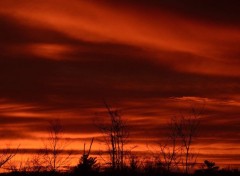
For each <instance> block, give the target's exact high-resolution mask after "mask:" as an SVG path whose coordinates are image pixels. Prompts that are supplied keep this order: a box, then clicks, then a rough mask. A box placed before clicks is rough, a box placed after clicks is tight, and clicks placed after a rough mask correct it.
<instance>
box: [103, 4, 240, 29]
mask: <svg viewBox="0 0 240 176" xmlns="http://www.w3.org/2000/svg"><path fill="white" fill-rule="evenodd" d="M107 2H108V3H109V1H107ZM111 3H113V2H111ZM114 4H117V5H122V6H133V7H141V8H142V9H144V10H145V11H147V12H148V13H157V12H158V11H162V10H164V11H168V12H170V13H173V14H178V15H179V14H180V15H183V16H185V17H186V18H192V19H195V21H202V22H210V23H217V24H221V25H230V26H239V17H240V2H239V1H238V0H231V1H228V0H220V1H215V0H195V1H192V0H182V1H178V0H153V1H147V0H133V1H118V2H114Z"/></svg>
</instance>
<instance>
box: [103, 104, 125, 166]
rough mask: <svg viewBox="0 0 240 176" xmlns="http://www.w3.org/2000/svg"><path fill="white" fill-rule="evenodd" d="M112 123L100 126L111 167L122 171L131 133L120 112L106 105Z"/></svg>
mask: <svg viewBox="0 0 240 176" xmlns="http://www.w3.org/2000/svg"><path fill="white" fill-rule="evenodd" d="M105 106H106V109H107V112H108V115H109V117H110V123H105V124H101V123H100V124H98V127H99V129H100V130H101V132H102V134H103V137H104V141H105V144H106V145H107V147H108V153H109V156H110V165H111V167H112V169H113V170H114V169H122V168H123V167H124V156H125V154H126V152H125V144H126V143H127V140H128V137H129V132H128V130H127V126H126V122H125V121H124V120H123V119H122V116H121V115H120V113H119V111H118V110H112V108H111V107H110V106H109V105H108V104H107V103H105Z"/></svg>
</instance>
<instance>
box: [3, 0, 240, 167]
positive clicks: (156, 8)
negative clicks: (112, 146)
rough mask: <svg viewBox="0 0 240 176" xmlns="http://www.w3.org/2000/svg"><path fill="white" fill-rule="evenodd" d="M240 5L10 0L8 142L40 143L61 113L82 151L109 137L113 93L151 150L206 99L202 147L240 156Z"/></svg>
mask: <svg viewBox="0 0 240 176" xmlns="http://www.w3.org/2000/svg"><path fill="white" fill-rule="evenodd" d="M239 8H240V4H239V2H238V1H237V0H232V1H231V3H230V2H229V1H227V0H222V1H220V2H216V1H214V0H202V1H200V0H196V1H191V0H183V1H181V2H180V1H177V0H169V1H166V0H162V1H151V2H148V1H147V0H146V1H144V0H140V1H139V0H138V1H136V0H133V1H131V2H129V1H126V0H123V1H119V2H115V1H107V0H103V1H97V0H96V1H94V0H90V1H79V0H68V1H59V0H41V1H37V0H31V1H27V0H20V1H18V2H16V1H14V0H2V1H0V48H1V52H0V82H1V84H0V123H1V127H0V135H1V140H2V141H1V147H4V146H5V144H11V145H12V146H14V145H18V144H21V148H22V149H31V148H39V146H41V138H42V136H43V134H44V133H45V131H46V128H45V127H44V126H45V124H47V121H48V120H49V119H54V118H60V119H62V121H63V124H64V127H65V129H66V135H67V136H69V137H71V138H73V139H74V141H76V142H75V144H73V146H72V147H73V148H76V149H79V148H81V147H82V144H83V142H84V141H86V140H87V139H88V138H91V137H93V136H98V135H99V134H98V130H97V128H96V127H95V126H94V121H95V120H96V118H97V117H98V114H99V113H101V112H102V111H104V105H103V99H105V100H106V101H107V102H108V103H109V104H111V105H112V106H113V107H117V108H119V109H120V110H121V111H122V114H123V117H124V118H125V119H127V121H128V123H129V126H130V127H131V128H130V129H131V134H132V143H136V144H138V145H139V146H141V147H139V149H141V148H142V147H143V146H146V143H148V144H152V143H154V142H155V141H156V140H159V139H161V138H162V137H163V136H164V135H165V126H164V125H165V124H166V122H168V120H169V119H170V118H171V117H173V116H174V115H177V114H179V113H181V112H185V111H187V110H188V109H189V107H190V106H191V105H193V104H194V105H196V106H201V105H202V104H203V103H205V113H204V114H203V116H202V123H201V124H202V127H201V133H200V136H199V138H198V141H196V148H197V150H198V151H199V152H200V153H201V154H212V155H213V156H212V157H216V158H219V156H220V159H219V161H223V162H225V161H226V162H231V163H240V160H239V159H236V157H233V155H235V156H239V155H240V143H239V137H240V132H239V129H240V118H239V116H240V66H239V65H240V23H239V21H240V19H239V17H240V14H239V12H240V9H239ZM98 118H104V117H98ZM105 118H107V117H105ZM96 148H97V146H96ZM238 158H240V157H238Z"/></svg>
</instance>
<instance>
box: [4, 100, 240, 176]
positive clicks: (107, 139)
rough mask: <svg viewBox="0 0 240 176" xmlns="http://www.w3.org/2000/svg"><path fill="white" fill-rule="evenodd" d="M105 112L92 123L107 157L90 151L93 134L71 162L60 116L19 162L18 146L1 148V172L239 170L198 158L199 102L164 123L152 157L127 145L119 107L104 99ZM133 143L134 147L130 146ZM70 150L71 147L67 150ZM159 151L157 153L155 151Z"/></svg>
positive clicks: (224, 174)
mask: <svg viewBox="0 0 240 176" xmlns="http://www.w3.org/2000/svg"><path fill="white" fill-rule="evenodd" d="M105 106H106V111H107V114H108V116H109V118H108V119H109V120H108V121H106V122H105V121H101V122H98V123H97V124H96V126H97V128H98V129H99V131H100V132H101V134H102V139H103V141H102V142H104V144H105V146H106V148H107V149H106V151H104V152H105V153H107V156H108V159H107V160H104V162H99V161H98V159H99V157H101V156H99V157H93V156H92V155H91V150H92V146H93V145H94V138H92V140H91V142H90V145H89V147H88V148H87V147H86V144H85V143H84V145H83V148H84V149H83V153H82V155H81V156H80V158H79V162H78V164H77V165H76V166H70V163H71V159H72V154H73V153H72V152H71V151H69V150H68V149H67V147H68V144H69V143H70V140H69V139H68V138H66V137H65V136H64V130H63V125H62V124H61V121H60V120H54V121H51V122H49V128H48V134H49V136H48V138H47V139H46V140H45V141H44V142H43V147H42V149H40V150H39V152H38V153H37V154H35V155H34V156H32V158H31V159H29V160H27V161H26V162H25V163H18V166H16V165H14V164H11V159H12V158H13V157H14V156H15V155H17V154H18V148H19V147H18V148H16V149H6V150H2V154H1V156H0V168H4V169H6V170H8V172H7V173H1V174H0V175H6V176H7V175H13V176H14V175H16V176H20V175H21V176H25V175H26V176H30V175H33V176H43V175H44V176H52V175H55V176H77V175H92V176H110V175H116V176H117V175H119V176H120V175H126V176H128V175H129V176H130V175H131V176H161V175H162V176H184V175H196V176H214V175H216V176H239V175H240V170H239V169H224V168H221V169H220V168H219V167H218V166H217V165H216V164H215V163H214V162H212V161H208V160H205V161H204V162H203V163H202V164H200V163H198V162H197V157H198V155H197V152H195V151H194V150H193V143H194V142H195V140H196V139H197V136H198V133H199V129H200V125H201V124H200V116H201V115H202V113H203V108H200V109H195V108H191V112H190V113H188V114H187V115H183V114H181V115H179V116H176V117H173V118H172V119H171V120H170V121H169V123H168V125H167V129H168V130H167V131H168V134H166V138H167V141H165V142H162V141H157V142H156V143H157V146H158V151H157V152H156V151H155V152H153V153H154V154H152V156H151V158H150V159H141V158H142V156H141V157H140V156H138V155H137V154H136V153H134V152H133V151H132V149H129V148H127V146H126V144H128V143H129V142H130V141H129V140H130V130H129V128H128V125H127V122H126V121H125V120H124V119H123V118H122V116H121V113H120V112H119V111H118V110H114V109H112V108H111V107H110V106H109V105H108V104H106V103H105ZM133 148H134V147H133ZM66 151H69V152H66ZM156 153H157V154H156Z"/></svg>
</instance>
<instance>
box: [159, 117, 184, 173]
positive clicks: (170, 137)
mask: <svg viewBox="0 0 240 176" xmlns="http://www.w3.org/2000/svg"><path fill="white" fill-rule="evenodd" d="M174 122H175V121H174V120H173V119H171V121H170V123H169V124H168V126H167V132H168V134H167V142H166V143H165V144H161V143H160V154H161V158H162V160H163V165H164V168H165V169H166V170H167V171H168V172H169V171H170V170H171V169H177V168H178V165H179V163H180V158H181V150H182V145H179V140H178V131H177V128H176V126H175V123H174Z"/></svg>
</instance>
